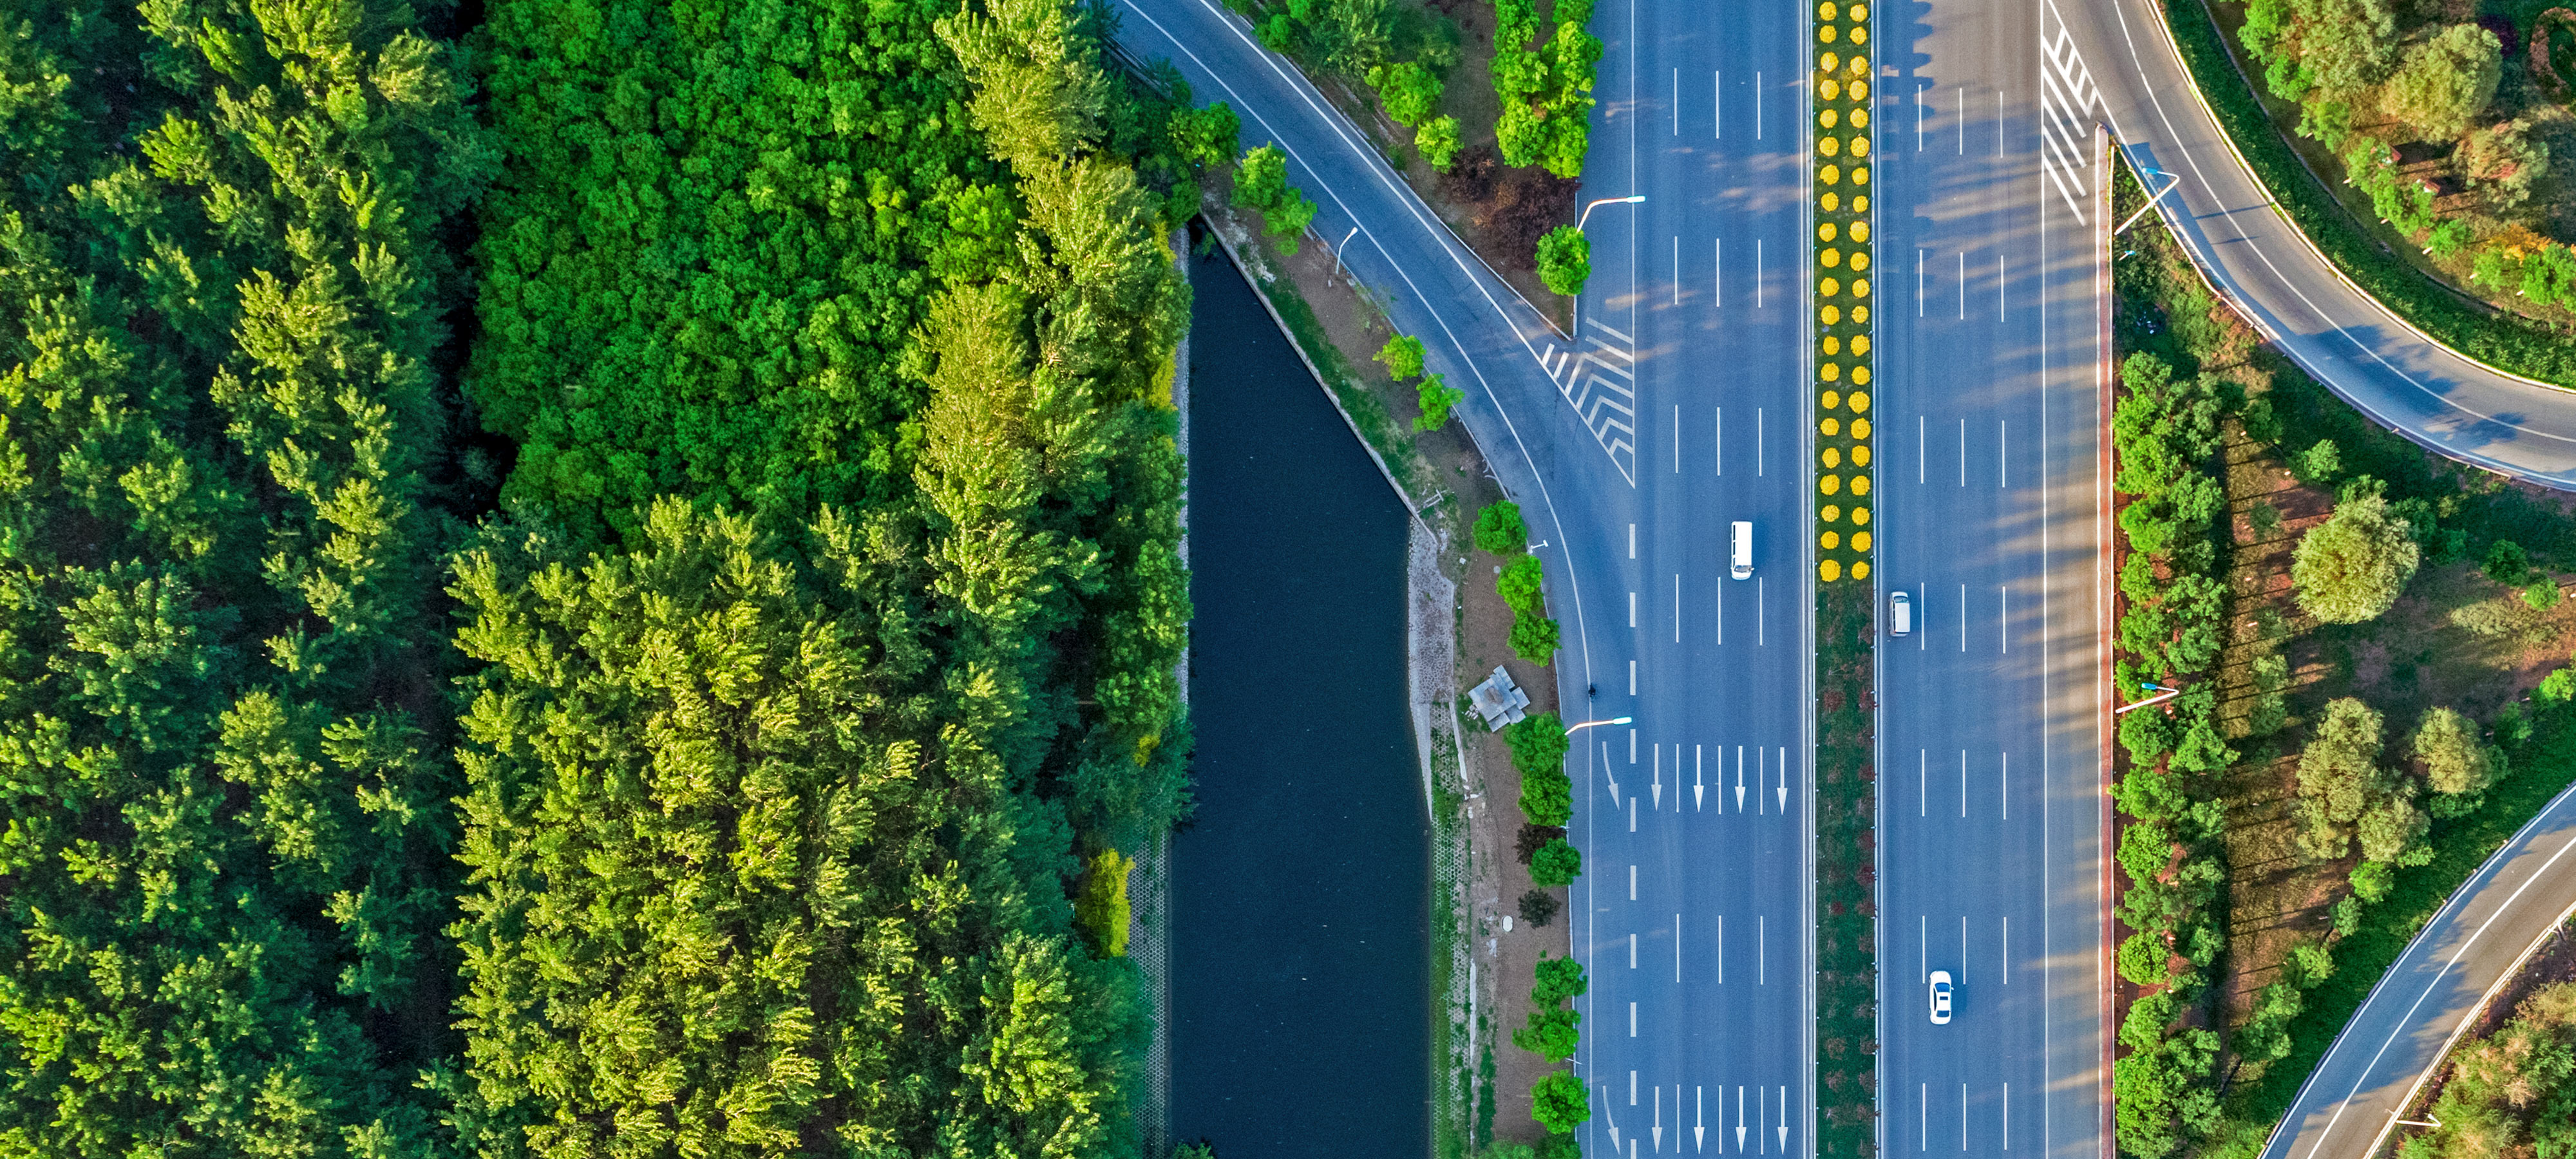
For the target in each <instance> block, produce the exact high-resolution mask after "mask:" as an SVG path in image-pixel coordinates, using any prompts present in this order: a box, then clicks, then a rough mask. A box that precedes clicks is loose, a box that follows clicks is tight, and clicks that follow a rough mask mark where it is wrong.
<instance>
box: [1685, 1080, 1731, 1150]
mask: <svg viewBox="0 0 2576 1159" xmlns="http://www.w3.org/2000/svg"><path fill="white" fill-rule="evenodd" d="M1717 1098H1718V1106H1719V1109H1720V1110H1724V1109H1725V1103H1726V1095H1725V1093H1724V1092H1720V1093H1719V1094H1718V1096H1717ZM1707 1146H1708V1088H1707V1087H1692V1088H1691V1150H1693V1151H1699V1150H1704V1149H1706V1148H1707Z"/></svg>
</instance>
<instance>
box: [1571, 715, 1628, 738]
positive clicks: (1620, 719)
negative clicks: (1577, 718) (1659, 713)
mask: <svg viewBox="0 0 2576 1159" xmlns="http://www.w3.org/2000/svg"><path fill="white" fill-rule="evenodd" d="M1635 719H1636V718H1635V717H1631V716H1614V717H1611V718H1610V719H1608V720H1587V721H1584V722H1583V723H1581V724H1578V725H1575V726H1574V727H1573V728H1569V729H1567V730H1565V735H1567V736H1573V735H1574V734H1576V733H1578V732H1581V731H1583V730H1584V729H1587V728H1590V727H1592V726H1593V725H1596V724H1627V723H1629V722H1631V721H1633V720H1635Z"/></svg>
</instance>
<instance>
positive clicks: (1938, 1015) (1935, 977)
mask: <svg viewBox="0 0 2576 1159" xmlns="http://www.w3.org/2000/svg"><path fill="white" fill-rule="evenodd" d="M1949 1024H1950V972H1949V971H1948V970H1934V971H1932V1025H1934V1026H1948V1025H1949Z"/></svg>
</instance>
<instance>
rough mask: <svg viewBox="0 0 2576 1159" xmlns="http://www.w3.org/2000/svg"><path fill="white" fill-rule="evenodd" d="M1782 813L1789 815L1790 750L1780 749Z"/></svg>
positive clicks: (1784, 815)
mask: <svg viewBox="0 0 2576 1159" xmlns="http://www.w3.org/2000/svg"><path fill="white" fill-rule="evenodd" d="M1780 815H1781V816H1783V817H1786V816H1788V815H1789V750H1787V749H1781V750H1780Z"/></svg>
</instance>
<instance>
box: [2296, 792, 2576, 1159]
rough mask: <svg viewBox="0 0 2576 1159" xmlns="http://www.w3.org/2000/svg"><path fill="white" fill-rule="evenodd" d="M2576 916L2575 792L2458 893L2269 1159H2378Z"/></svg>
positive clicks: (2360, 1019) (2331, 1056)
mask: <svg viewBox="0 0 2576 1159" xmlns="http://www.w3.org/2000/svg"><path fill="white" fill-rule="evenodd" d="M2571 910H2576V788H2571V789H2569V790H2567V791H2565V792H2562V793H2561V794H2560V795H2559V796H2558V798H2557V799H2556V800H2553V801H2551V802H2550V804H2549V806H2548V807H2547V808H2544V809H2543V810H2541V812H2540V814H2539V815H2538V816H2537V817H2535V818H2533V820H2532V821H2531V822H2529V823H2528V824H2526V825H2525V826H2524V828H2523V829H2522V831H2521V832H2519V833H2517V834H2515V835H2514V837H2513V838H2512V839H2510V840H2508V841H2507V842H2506V843H2505V846H2504V847H2503V848H2502V849H2499V850H2498V851H2497V852H2496V854H2495V856H2493V857H2491V858H2489V859H2488V860H2487V863H2486V864H2485V865H2483V866H2481V867H2479V870H2478V872H2477V874H2475V875H2474V876H2472V877H2471V878H2470V879H2469V880H2468V881H2467V882H2466V883H2464V884H2463V885H2462V886H2461V888H2460V890H2459V891H2458V892H2457V893H2455V894H2453V895H2452V897H2451V899H2450V901H2449V902H2447V903H2445V905H2444V906H2443V908H2442V910H2441V911H2440V912H2438V913H2436V914H2435V915H2434V917H2433V920H2432V921H2431V922H2429V923H2427V924H2426V926H2425V929H2424V932H2423V933H2422V934H2419V935H2417V937H2416V940H2415V941H2414V942H2413V943H2412V944H2410V945H2408V946H2407V948H2406V952H2405V953H2404V954H2402V955H2401V956H2400V957H2399V958H2398V960H2397V962H2396V964H2395V965H2394V966H2392V967H2391V968H2390V970H2389V972H2388V974H2387V975H2386V976H2385V977H2384V978H2382V979H2381V980H2380V982H2379V984H2378V985H2377V986H2375V987H2373V988H2372V990H2371V993H2370V997H2369V998H2368V1000H2366V1001H2365V1002H2364V1003H2363V1004H2362V1007H2361V1009H2360V1010H2358V1011H2355V1012H2354V1014H2353V1017H2352V1019H2351V1021H2350V1022H2349V1023H2347V1024H2346V1025H2345V1027H2344V1028H2343V1030H2342V1031H2341V1032H2340V1033H2339V1034H2338V1035H2337V1037H2336V1039H2335V1042H2334V1045H2333V1046H2332V1047H2331V1048H2330V1049H2329V1050H2328V1051H2327V1054H2326V1057H2325V1058H2324V1059H2323V1060H2322V1061H2321V1062H2320V1063H2319V1065H2318V1067H2317V1069H2316V1071H2315V1072H2313V1073H2312V1074H2311V1075H2310V1076H2309V1078H2308V1081H2307V1083H2306V1084H2305V1085H2304V1086H2303V1087H2302V1088H2301V1089H2300V1091H2299V1094H2298V1097H2297V1099H2296V1100H2294V1101H2293V1103H2292V1104H2291V1109H2290V1112H2289V1114H2287V1115H2285V1116H2284V1117H2283V1119H2282V1122H2283V1123H2284V1124H2295V1128H2294V1129H2293V1130H2287V1131H2279V1132H2275V1133H2274V1135H2273V1137H2272V1140H2271V1143H2270V1145H2269V1146H2267V1147H2266V1148H2265V1150H2264V1156H2265V1159H2287V1157H2290V1156H2297V1157H2298V1159H2311V1157H2318V1156H2326V1157H2331V1156H2353V1155H2365V1154H2371V1153H2375V1152H2376V1151H2377V1149H2378V1147H2377V1144H2378V1142H2379V1140H2380V1139H2381V1138H2383V1137H2384V1135H2385V1133H2386V1130H2387V1127H2388V1125H2389V1123H2390V1121H2391V1120H2392V1119H2393V1118H2395V1116H2396V1113H2397V1112H2399V1111H2402V1110H2403V1109H2404V1108H2405V1104H2406V1103H2407V1102H2408V1101H2410V1099H2411V1098H2412V1096H2413V1094H2414V1092H2415V1091H2416V1089H2418V1086H2419V1085H2420V1084H2421V1083H2422V1082H2423V1081H2424V1080H2425V1079H2427V1078H2429V1077H2430V1076H2429V1073H2428V1072H2429V1071H2430V1070H2431V1069H2433V1068H2434V1067H2436V1066H2438V1065H2439V1064H2440V1061H2441V1056H2442V1054H2443V1052H2444V1051H2445V1050H2447V1049H2448V1047H2449V1045H2450V1044H2451V1043H2452V1042H2454V1041H2456V1039H2457V1036H2458V1035H2459V1034H2460V1033H2461V1032H2462V1031H2463V1030H2464V1029H2465V1028H2466V1026H2467V1025H2468V1023H2469V1022H2471V1021H2473V1020H2474V1019H2475V1018H2476V1017H2477V1013H2478V1008H2479V1007H2480V1006H2481V1005H2483V1003H2484V1000H2485V998H2486V996H2487V995H2488V994H2489V993H2490V992H2491V991H2492V990H2493V989H2494V988H2495V987H2496V986H2497V985H2498V984H2499V983H2500V982H2501V981H2503V980H2504V979H2506V977H2507V976H2508V975H2509V974H2510V973H2511V972H2512V970H2513V967H2514V966H2515V964H2516V963H2518V962H2519V961H2520V960H2521V959H2522V957H2523V956H2524V955H2525V954H2526V953H2527V952H2528V951H2529V949H2530V948H2531V947H2532V946H2533V945H2534V944H2536V943H2537V942H2539V941H2540V940H2541V939H2542V938H2544V937H2547V936H2548V935H2549V934H2550V933H2551V932H2552V931H2554V930H2555V929H2556V928H2557V927H2558V926H2559V924H2560V923H2562V922H2564V921H2565V920H2566V918H2567V915H2568V914H2569V912H2570V911H2571Z"/></svg>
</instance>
